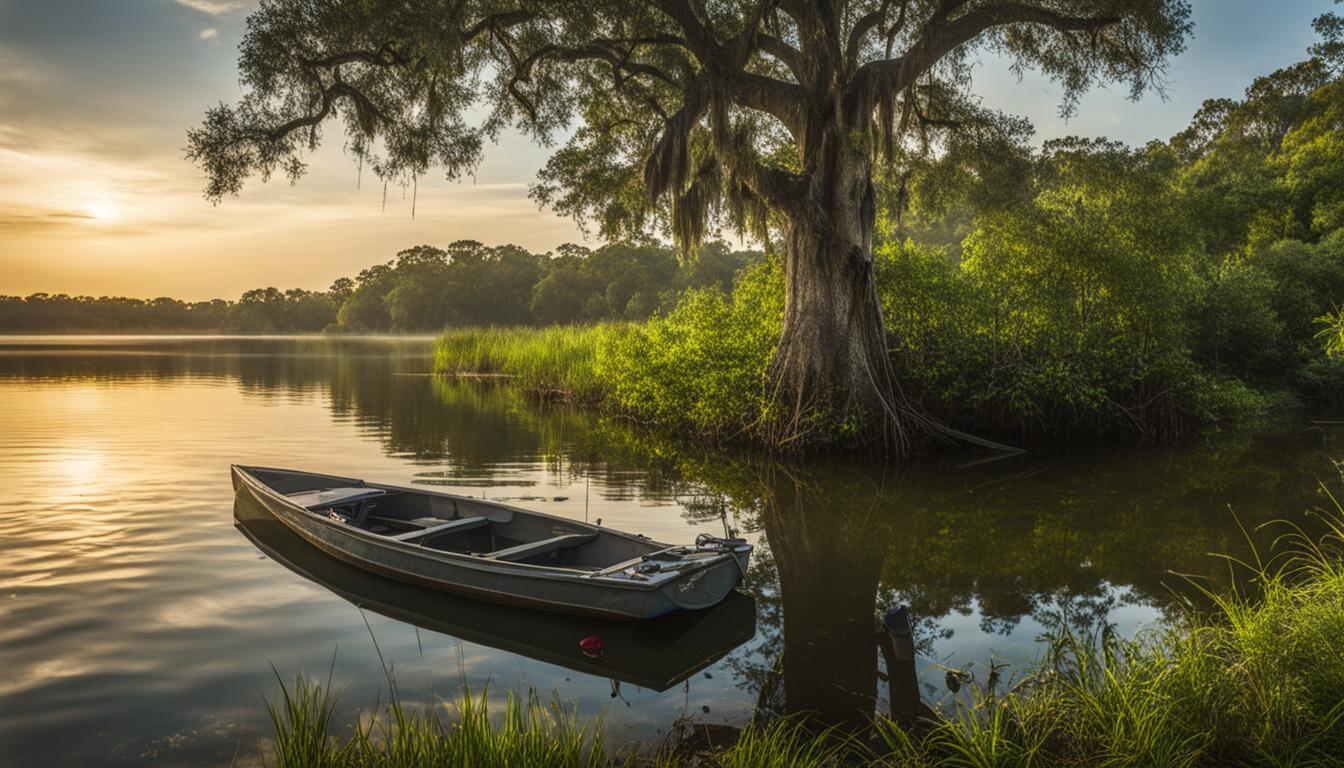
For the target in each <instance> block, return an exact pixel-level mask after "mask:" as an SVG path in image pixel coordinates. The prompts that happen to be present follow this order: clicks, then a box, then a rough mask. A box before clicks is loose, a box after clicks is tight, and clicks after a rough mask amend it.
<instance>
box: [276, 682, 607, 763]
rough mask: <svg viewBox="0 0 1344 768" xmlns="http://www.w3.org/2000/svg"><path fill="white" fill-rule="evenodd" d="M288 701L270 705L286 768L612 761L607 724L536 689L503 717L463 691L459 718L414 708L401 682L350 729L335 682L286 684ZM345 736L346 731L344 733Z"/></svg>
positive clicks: (279, 758)
mask: <svg viewBox="0 0 1344 768" xmlns="http://www.w3.org/2000/svg"><path fill="white" fill-rule="evenodd" d="M280 690H281V701H282V702H283V703H282V704H268V705H267V706H268V707H269V709H270V711H271V721H272V723H273V725H274V740H275V742H274V756H275V759H276V763H277V765H278V766H279V767H280V768H366V767H367V768H383V767H386V768H392V767H395V768H421V767H423V768H477V766H487V765H489V766H532V765H536V766H542V765H544V766H555V768H600V767H602V766H609V765H611V764H612V763H611V761H610V760H609V759H608V758H607V756H606V753H605V751H604V748H603V734H602V722H601V720H600V719H599V720H596V721H594V722H591V723H587V724H581V723H580V722H579V718H578V715H577V714H576V713H575V712H574V710H573V709H571V708H568V707H566V706H565V705H563V704H562V703H561V702H560V700H559V699H558V698H555V699H553V700H552V701H551V702H550V704H549V705H543V704H542V703H541V702H540V700H539V699H538V698H537V696H536V694H535V693H534V692H529V694H528V695H527V696H526V698H525V699H523V700H520V699H519V698H518V697H516V696H514V695H513V694H512V693H510V695H509V697H508V699H507V700H506V702H505V705H504V712H503V714H502V717H494V716H492V715H491V713H490V707H489V701H488V694H489V691H483V692H482V693H481V695H480V696H473V695H472V693H471V691H469V690H466V691H463V694H462V698H461V699H460V700H459V701H458V702H457V703H456V709H457V716H456V717H455V718H453V719H451V720H445V719H443V718H442V717H441V716H440V715H439V714H438V712H437V710H435V709H413V708H410V707H408V706H407V705H406V704H405V703H403V702H402V700H401V698H400V695H399V694H398V692H397V689H396V687H395V686H394V687H393V689H392V691H391V694H390V696H389V700H388V703H387V706H386V708H385V709H384V710H383V711H382V712H377V711H375V712H373V713H371V717H370V718H369V719H368V720H367V721H366V722H363V723H360V724H357V725H355V726H353V727H352V728H351V729H350V731H349V732H348V733H347V734H339V733H334V732H333V731H334V727H333V723H334V716H335V706H336V699H335V698H334V697H333V696H331V694H330V681H328V682H327V685H325V686H324V685H322V684H319V683H317V682H314V681H312V680H311V679H309V678H306V677H303V676H299V677H297V678H296V680H295V682H294V686H293V689H292V690H291V689H290V688H289V687H287V686H285V685H284V684H283V682H282V683H281V687H280ZM342 736H344V737H343V738H342Z"/></svg>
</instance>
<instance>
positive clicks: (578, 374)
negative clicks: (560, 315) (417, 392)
mask: <svg viewBox="0 0 1344 768" xmlns="http://www.w3.org/2000/svg"><path fill="white" fill-rule="evenodd" d="M620 328H621V326H620V325H617V324H611V323H606V324H598V325H557V326H550V327H547V328H458V329H454V330H450V331H447V332H445V333H444V334H443V335H442V336H440V337H439V340H438V343H437V345H436V346H435V350H434V369H435V370H436V371H438V372H440V373H443V374H446V375H450V376H463V375H479V374H497V375H502V376H507V377H509V378H510V379H512V380H513V383H515V384H517V385H519V386H521V387H522V388H523V389H525V390H527V391H528V392H530V393H532V394H535V395H538V396H541V397H545V398H548V399H549V398H555V397H562V398H565V399H570V400H574V401H576V402H581V403H595V402H598V401H600V400H601V399H602V398H603V396H604V395H605V388H604V387H603V386H602V384H601V381H600V380H599V377H598V375H597V373H596V372H595V370H594V358H595V357H596V355H597V349H598V345H599V344H600V343H601V341H602V340H603V339H604V338H605V337H608V336H610V335H611V334H613V333H616V332H618V330H619V329H620Z"/></svg>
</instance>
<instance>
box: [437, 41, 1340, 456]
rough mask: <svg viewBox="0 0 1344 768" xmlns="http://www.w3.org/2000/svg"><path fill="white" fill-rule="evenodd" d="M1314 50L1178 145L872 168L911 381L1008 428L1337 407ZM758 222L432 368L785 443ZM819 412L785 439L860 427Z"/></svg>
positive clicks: (1323, 73)
mask: <svg viewBox="0 0 1344 768" xmlns="http://www.w3.org/2000/svg"><path fill="white" fill-rule="evenodd" d="M1313 50H1314V51H1315V52H1316V54H1317V55H1315V56H1314V57H1313V58H1310V59H1308V60H1306V61H1304V62H1302V63H1300V64H1297V65H1294V66H1292V67H1288V68H1285V69H1283V70H1280V71H1277V72H1274V73H1271V74H1269V75H1266V76H1264V77H1262V78H1259V79H1258V80H1256V82H1255V83H1253V84H1252V86H1251V87H1250V88H1249V89H1248V90H1247V92H1246V97H1245V99H1244V100H1242V101H1231V100H1219V101H1210V102H1208V103H1206V104H1205V106H1204V107H1203V108H1202V109H1201V110H1200V112H1199V113H1198V114H1197V115H1196V116H1195V119H1194V121H1193V122H1192V124H1191V127H1190V128H1189V129H1188V130H1186V131H1184V132H1182V133H1181V134H1179V135H1177V136H1175V137H1173V138H1172V139H1171V140H1169V141H1167V142H1156V141H1155V142H1152V143H1150V144H1148V145H1147V146H1144V147H1139V148H1132V147H1127V146H1124V145H1122V144H1119V143H1117V142H1111V141H1107V140H1101V139H1079V138H1070V139H1062V140H1055V141H1048V142H1045V144H1044V145H1043V146H1042V147H1041V148H1040V149H1034V148H1032V147H1030V146H1029V145H1028V144H1027V142H1026V138H1025V135H1029V134H1030V132H1029V131H1027V132H1026V133H1025V135H1023V136H1016V137H1014V138H1012V139H1011V140H1009V138H1007V137H1001V138H1003V141H1002V143H1001V145H998V146H996V149H995V151H994V152H992V153H990V154H988V155H985V154H973V155H971V156H962V155H961V154H960V153H959V152H958V151H957V148H956V147H949V148H948V151H947V153H946V154H944V155H942V156H940V157H937V158H932V159H925V160H923V161H920V162H916V163H915V164H914V165H912V166H911V167H910V168H909V169H907V171H906V172H905V173H903V174H901V175H900V177H899V178H879V179H878V183H877V193H878V194H877V197H878V203H879V205H878V225H877V232H876V237H877V241H876V244H875V245H874V248H873V264H872V269H873V273H874V274H873V277H874V283H875V286H876V293H877V299H878V302H879V303H880V306H881V309H882V314H883V316H884V318H885V323H886V332H887V349H888V353H889V359H890V361H891V367H892V369H893V370H894V371H895V375H896V378H897V381H898V383H899V386H900V388H901V391H902V393H903V396H904V397H905V398H906V399H907V400H908V401H909V402H911V403H914V404H917V406H918V408H920V409H921V410H922V411H923V413H924V414H925V415H927V416H929V417H932V418H933V419H934V420H936V421H938V422H940V423H941V424H943V425H945V426H947V427H951V428H953V429H955V430H959V431H960V432H962V433H967V434H972V435H977V436H980V437H984V438H988V439H992V440H996V441H1001V442H1004V443H1010V444H1015V445H1019V446H1024V445H1026V444H1029V443H1034V442H1042V441H1075V440H1096V439H1102V438H1106V439H1111V438H1116V439H1127V440H1138V441H1141V442H1149V443H1164V442H1170V441H1172V440H1174V439H1176V438H1178V437H1179V436H1181V435H1182V434H1186V433H1189V432H1193V431H1197V430H1200V429H1204V428H1208V427H1210V426H1220V425H1230V424H1236V423H1238V422H1245V421H1254V420H1258V419H1263V418H1265V417H1267V416H1271V415H1274V414H1277V413H1280V412H1283V411H1287V410H1293V409H1299V408H1305V409H1307V410H1309V411H1311V412H1313V413H1331V412H1337V411H1338V410H1339V409H1340V408H1341V407H1342V406H1344V342H1342V341H1341V339H1344V309H1341V306H1340V302H1341V301H1344V197H1341V196H1340V194H1339V186H1338V185H1337V184H1335V183H1334V182H1333V181H1331V182H1328V183H1327V182H1326V181H1325V180H1326V179H1327V178H1330V179H1338V178H1342V177H1344V131H1342V130H1340V129H1339V128H1338V126H1339V120H1340V119H1341V117H1344V111H1342V110H1344V107H1342V106H1341V105H1344V81H1341V79H1340V77H1339V72H1340V71H1341V68H1340V62H1339V60H1338V58H1339V55H1338V54H1339V52H1338V51H1337V50H1335V48H1329V49H1328V50H1327V47H1318V48H1317V49H1313ZM770 245H771V247H770V248H768V249H767V250H768V251H769V253H770V254H771V255H767V256H764V257H761V258H757V259H755V260H753V261H751V262H750V263H747V264H745V265H744V266H742V267H741V268H739V269H738V271H737V273H736V275H735V277H734V278H733V280H732V281H731V285H727V284H725V283H724V282H723V281H719V282H717V283H705V284H703V285H698V286H688V287H685V288H683V289H682V290H681V291H680V292H679V293H678V295H677V297H676V300H675V301H673V302H671V303H670V304H669V303H667V302H664V303H663V308H661V309H659V310H658V311H656V312H654V313H651V314H650V315H649V316H648V317H647V318H645V319H640V318H633V317H622V316H619V315H608V316H607V317H606V318H604V319H605V322H603V323H597V324H594V323H592V322H588V323H586V324H585V323H569V324H567V325H568V326H571V327H543V328H539V329H538V328H527V329H523V328H500V327H477V328H470V327H466V328H464V327H453V328H449V329H447V330H446V331H445V332H444V334H443V336H442V338H441V339H440V340H439V343H438V349H437V354H436V368H437V370H438V371H440V372H442V373H445V374H450V375H462V374H468V373H470V374H482V373H489V374H505V375H508V376H510V377H512V379H513V381H515V383H516V384H518V385H520V386H521V387H522V388H523V389H524V390H525V391H527V392H530V393H531V394H533V395H536V396H538V397H541V398H544V399H557V398H562V399H569V400H572V401H574V402H577V403H579V404H582V405H598V406H601V407H602V408H603V409H605V410H607V411H610V412H613V413H618V414H621V415H623V416H627V417H631V418H634V419H636V420H639V421H643V422H650V423H656V424H658V425H660V426H663V427H666V428H669V429H672V430H675V431H678V432H681V433H685V434H690V435H695V436H697V437H711V438H714V439H719V440H724V441H729V442H746V443H756V444H766V445H771V446H772V447H780V446H778V445H776V444H775V443H774V442H773V438H772V435H773V434H774V432H773V431H772V430H771V425H772V424H774V423H775V422H776V421H777V420H778V419H779V418H781V417H783V418H787V417H788V414H790V413H795V412H796V409H794V408H793V405H794V404H791V403H781V402H780V397H779V396H776V393H775V392H772V391H770V387H771V385H770V382H772V381H775V377H774V376H772V372H771V368H770V366H771V365H772V361H773V359H774V357H775V353H776V346H777V345H778V343H779V339H780V330H781V327H782V325H783V322H784V315H785V299H784V297H785V294H786V288H785V284H786V282H787V280H786V278H785V275H784V267H783V265H782V259H780V258H779V256H778V254H779V251H780V250H781V249H780V246H779V244H778V243H772V244H770ZM689 263H695V262H694V259H693V258H692V261H691V262H689ZM533 325H536V323H533ZM543 325H547V324H544V323H543ZM552 325H554V324H552ZM810 418H811V419H812V422H811V423H810V424H808V425H807V426H805V427H803V428H802V432H803V434H801V435H800V440H799V443H800V444H801V443H806V444H807V445H809V446H814V445H815V446H822V447H828V448H829V447H837V446H846V445H849V444H852V443H853V442H862V441H861V440H857V441H856V440H852V439H851V438H855V437H860V438H861V436H862V435H863V434H864V429H865V427H864V425H863V424H859V423H854V422H853V421H851V420H849V419H847V418H845V417H843V416H836V415H834V414H827V413H825V412H817V413H813V414H811V415H810ZM791 433H792V434H794V435H798V434H799V433H798V431H797V430H791ZM818 435H819V436H820V437H816V436H818ZM785 447H787V446H785Z"/></svg>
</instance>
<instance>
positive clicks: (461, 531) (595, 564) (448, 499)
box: [249, 470, 670, 575]
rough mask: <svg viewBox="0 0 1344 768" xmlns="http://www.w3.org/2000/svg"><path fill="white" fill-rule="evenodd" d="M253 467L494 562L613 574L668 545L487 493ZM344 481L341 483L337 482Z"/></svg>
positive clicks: (415, 536) (261, 475)
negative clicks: (498, 500)
mask: <svg viewBox="0 0 1344 768" xmlns="http://www.w3.org/2000/svg"><path fill="white" fill-rule="evenodd" d="M249 471H250V472H251V473H252V475H253V476H254V477H256V478H257V479H258V480H260V481H261V482H262V483H264V484H266V485H267V486H269V487H270V488H272V489H273V490H275V491H276V492H278V493H281V494H284V495H285V496H286V497H287V498H288V499H289V500H290V501H291V502H294V503H295V504H298V505H299V506H301V507H303V508H304V509H307V510H308V511H310V512H314V513H316V514H320V515H324V516H326V517H329V518H331V519H333V520H339V521H341V522H342V523H345V524H346V525H350V526H353V527H356V528H360V529H363V530H366V531H368V532H369V533H374V534H378V535H380V536H384V537H386V538H387V539H389V540H392V541H397V542H402V543H406V544H413V545H416V546H420V547H425V548H427V549H434V550H440V551H444V552H455V553H459V554H466V555H472V556H475V557H480V558H483V559H486V560H492V561H495V562H506V563H525V564H528V565H544V566H550V567H556V568H567V569H573V570H583V571H589V572H592V573H594V574H598V575H602V574H606V573H608V572H609V573H611V574H613V575H614V574H615V573H617V572H619V571H622V570H624V569H626V568H630V567H631V566H634V565H638V564H640V563H641V562H642V561H643V560H644V559H645V557H646V556H648V555H651V554H656V553H657V552H658V550H662V549H664V545H661V544H657V543H655V542H652V541H649V540H647V539H642V538H639V537H631V536H627V535H623V534H619V533H616V532H612V531H605V530H603V529H601V528H599V527H597V526H595V525H589V524H586V523H580V522H577V521H569V520H563V519H558V518H554V517H550V516H547V515H540V514H531V513H528V512H526V511H524V510H518V509H513V508H511V507H507V506H504V505H501V504H495V503H492V502H489V501H485V500H477V499H470V498H465V497H454V496H446V495H440V494H434V493H420V492H416V491H408V490H403V489H399V488H384V487H379V486H375V485H369V484H365V483H363V482H362V481H358V480H348V479H341V478H331V477H325V476H321V475H304V474H300V473H288V472H272V471H267V470H249ZM338 480H339V481H340V482H341V483H343V484H340V485H333V483H334V482H336V481H338ZM669 554H670V553H669Z"/></svg>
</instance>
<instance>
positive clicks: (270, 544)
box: [233, 493, 756, 692]
mask: <svg viewBox="0 0 1344 768" xmlns="http://www.w3.org/2000/svg"><path fill="white" fill-rule="evenodd" d="M233 511H234V520H235V524H236V525H237V526H238V529H239V530H240V531H241V532H242V533H243V535H245V536H247V538H248V539H249V540H250V541H251V542H252V543H253V544H255V545H256V546H257V548H258V549H260V550H261V551H262V552H263V553H265V554H266V555H267V556H268V557H270V558H271V559H272V560H274V561H276V562H277V563H280V564H281V565H283V566H285V567H286V568H288V569H289V570H291V571H293V572H294V573H296V574H298V575H300V576H302V577H303V578H305V579H308V580H310V581H312V582H314V583H316V584H319V585H321V586H323V587H325V588H327V589H329V590H331V591H332V592H334V593H336V594H338V595H340V596H341V597H343V598H345V599H346V600H348V601H350V602H351V603H353V604H354V605H356V606H358V607H360V608H361V609H364V610H369V611H373V612H375V613H378V614H381V615H383V616H386V617H388V618H392V619H396V620H397V621H401V622H404V623H406V624H412V625H415V626H417V627H420V628H422V629H427V630H430V631H432V632H438V633H440V634H444V635H449V636H451V637H456V638H460V639H462V640H466V641H469V642H472V643H477V644H479V645H484V646H488V647H490V648H495V649H498V650H503V651H507V652H509V653H518V654H522V655H524V656H527V657H529V658H532V659H536V660H538V661H544V662H546V663H548V664H554V665H557V666H560V667H564V668H565V669H569V670H572V671H574V672H581V673H583V674H587V675H597V676H599V677H606V678H610V679H611V680H613V681H615V682H617V683H628V684H630V685H637V686H641V687H644V688H649V689H651V690H654V691H659V692H661V691H666V690H667V689H669V688H671V687H672V686H674V685H676V684H678V683H680V682H682V681H683V680H685V679H686V678H688V677H690V676H691V675H694V674H695V673H696V672H699V671H701V670H703V669H704V668H705V667H708V666H709V665H710V664H712V663H714V662H715V661H718V660H719V659H721V658H723V656H725V655H726V654H727V653H728V652H729V651H732V650H733V649H734V648H736V647H737V646H739V645H741V644H743V643H745V642H747V641H748V640H750V639H751V638H752V637H753V636H755V634H756V606H755V603H754V602H753V601H752V599H751V598H750V597H747V596H746V595H744V594H741V593H736V592H735V593H732V594H730V595H729V597H728V599H726V600H724V601H723V602H721V603H719V604H718V605H717V606H715V607H714V608H711V609H708V610H704V611H678V612H676V613H673V614H669V615H667V616H663V617H660V618H658V619H655V620H653V621H644V622H630V621H624V622H622V621H604V620H600V619H592V618H584V617H578V616H567V615H563V614H557V613H548V612H545V611H536V610H528V609H521V608H514V607H510V606H506V605H496V604H494V603H488V602H484V601H480V600H471V599H468V598H465V597H458V596H455V595H449V594H445V593H442V592H436V591H434V590H430V589H424V588H422V587H417V586H414V585H410V584H403V583H400V582H396V581H392V580H389V579H385V578H382V577H379V576H376V575H374V574H371V573H369V572H367V571H364V570H362V569H360V568H356V567H354V566H351V565H347V564H345V563H343V562H341V561H339V560H337V559H335V558H333V557H330V556H328V555H326V554H325V553H323V552H321V551H320V550H318V549H317V548H316V547H314V546H312V545H311V544H309V543H307V542H306V541H304V540H303V539H301V538H300V537H299V536H298V535H296V534H295V533H294V532H293V531H291V530H289V528H288V527H286V526H285V525H284V524H283V523H281V522H280V521H279V520H277V519H276V518H275V517H274V516H273V515H271V514H270V513H269V512H268V511H267V510H266V509H265V508H264V507H262V506H261V505H260V504H258V503H257V502H256V500H255V499H254V498H253V497H252V496H251V495H249V494H247V493H239V494H238V495H237V496H236V497H235V500H234V510H233ZM590 636H595V637H598V638H599V639H600V640H601V641H602V650H601V652H600V653H598V654H586V653H584V652H583V651H581V650H580V647H579V641H580V640H582V639H584V638H586V637H590Z"/></svg>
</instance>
